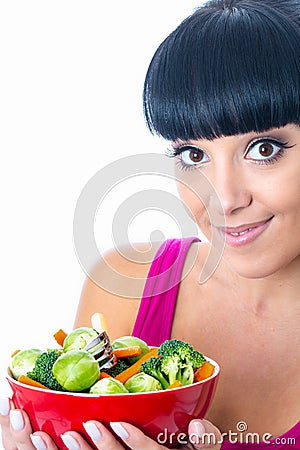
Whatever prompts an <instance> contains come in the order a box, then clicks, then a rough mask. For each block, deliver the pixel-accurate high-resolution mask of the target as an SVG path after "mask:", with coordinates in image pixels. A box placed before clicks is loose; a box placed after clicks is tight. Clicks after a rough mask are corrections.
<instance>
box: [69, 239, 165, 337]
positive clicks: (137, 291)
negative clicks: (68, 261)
mask: <svg viewBox="0 0 300 450" xmlns="http://www.w3.org/2000/svg"><path fill="white" fill-rule="evenodd" d="M157 247H158V245H153V246H151V245H150V244H149V243H138V244H134V246H132V247H129V246H128V247H127V246H124V247H121V248H118V249H111V250H109V251H107V252H106V253H105V254H104V255H103V258H102V259H101V260H99V261H98V262H97V263H96V264H95V266H94V267H93V269H92V270H91V271H90V273H89V274H87V277H86V280H85V283H84V285H83V289H82V293H81V298H80V301H79V305H78V309H77V314H76V319H75V324H74V327H79V326H90V325H91V321H90V318H91V316H92V315H93V313H95V312H101V313H103V314H104V316H105V319H106V322H107V325H108V331H109V334H110V337H111V339H115V338H116V337H119V336H122V335H127V334H131V332H132V329H133V325H134V322H135V319H136V316H137V312H138V309H139V305H140V299H141V296H142V293H143V289H144V285H145V281H146V278H147V275H148V272H149V268H150V265H151V262H152V260H153V258H154V255H155V252H156V250H157Z"/></svg>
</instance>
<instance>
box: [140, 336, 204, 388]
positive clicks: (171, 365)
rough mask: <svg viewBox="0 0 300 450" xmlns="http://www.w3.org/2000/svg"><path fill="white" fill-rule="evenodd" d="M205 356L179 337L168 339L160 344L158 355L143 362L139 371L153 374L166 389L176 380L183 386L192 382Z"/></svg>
mask: <svg viewBox="0 0 300 450" xmlns="http://www.w3.org/2000/svg"><path fill="white" fill-rule="evenodd" d="M204 362H205V358H204V356H203V355H202V353H200V352H198V351H196V350H194V349H193V347H192V345H191V344H188V343H187V342H184V341H181V340H179V339H169V340H167V341H165V342H163V343H162V344H161V346H160V347H159V349H158V357H152V358H150V359H149V360H148V361H146V362H144V363H143V364H142V367H141V371H142V372H145V373H147V374H148V375H151V376H153V377H154V378H156V379H157V380H158V381H160V383H161V384H162V386H163V388H164V389H166V388H167V387H168V386H169V385H170V384H173V383H174V382H175V381H176V380H178V381H180V382H181V384H182V385H183V386H186V385H188V384H192V383H193V380H194V372H195V370H196V369H198V368H199V367H201V366H202V364H203V363H204Z"/></svg>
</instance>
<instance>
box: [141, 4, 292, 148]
mask: <svg viewBox="0 0 300 450" xmlns="http://www.w3.org/2000/svg"><path fill="white" fill-rule="evenodd" d="M243 5H244V6H243ZM143 102H144V114H145V118H146V122H147V125H148V127H149V129H150V131H151V132H152V133H154V134H158V135H159V136H161V137H163V138H165V139H167V140H170V141H176V140H178V139H180V140H189V139H210V140H211V139H214V138H216V137H221V136H230V135H236V134H241V133H248V132H251V131H255V132H262V131H265V130H268V129H271V128H276V127H280V126H284V125H286V124H287V123H296V124H298V125H299V124H300V32H299V30H298V29H297V26H296V24H295V23H293V22H291V21H290V20H288V19H287V18H286V17H285V16H284V15H283V14H280V13H279V12H278V11H276V10H274V9H273V8H268V7H266V6H265V5H262V6H261V7H260V6H259V2H258V5H257V6H256V5H255V6H253V5H252V9H251V10H250V9H247V1H245V2H243V1H241V2H239V4H238V7H232V8H226V9H225V8H223V9H222V10H220V9H216V8H214V9H213V8H200V9H198V10H197V11H196V12H195V13H194V14H193V15H191V16H190V17H188V18H187V19H186V20H184V21H183V22H182V24H181V25H179V27H178V28H177V29H176V30H175V31H174V32H173V33H171V34H170V35H169V36H168V38H167V39H166V40H165V41H164V42H163V43H162V44H161V45H160V47H159V48H158V49H157V51H156V53H155V55H154V57H153V59H152V61H151V63H150V66H149V69H148V72H147V75H146V79H145V85H144V92H143Z"/></svg>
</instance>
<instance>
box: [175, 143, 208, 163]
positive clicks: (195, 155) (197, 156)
mask: <svg viewBox="0 0 300 450" xmlns="http://www.w3.org/2000/svg"><path fill="white" fill-rule="evenodd" d="M176 153H177V156H178V157H179V159H180V161H181V163H182V165H183V166H185V167H187V166H197V165H198V164H203V163H206V162H208V161H209V157H208V155H207V154H206V153H205V152H204V151H203V150H201V148H199V147H196V146H193V145H185V146H183V147H180V148H178V149H177V150H176Z"/></svg>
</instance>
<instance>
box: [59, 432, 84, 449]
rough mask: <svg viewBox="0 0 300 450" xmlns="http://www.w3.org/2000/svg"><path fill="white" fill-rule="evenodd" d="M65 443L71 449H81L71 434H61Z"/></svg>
mask: <svg viewBox="0 0 300 450" xmlns="http://www.w3.org/2000/svg"><path fill="white" fill-rule="evenodd" d="M60 437H61V438H62V441H63V443H64V444H65V446H66V447H67V448H68V449H69V450H80V447H79V445H78V444H77V441H76V440H75V439H74V438H73V436H71V435H70V434H61V436H60Z"/></svg>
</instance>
